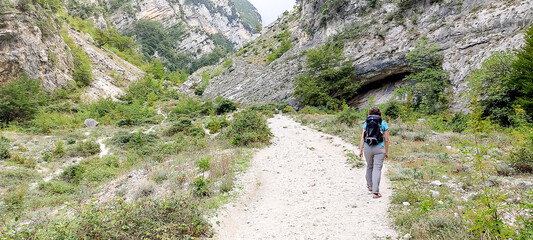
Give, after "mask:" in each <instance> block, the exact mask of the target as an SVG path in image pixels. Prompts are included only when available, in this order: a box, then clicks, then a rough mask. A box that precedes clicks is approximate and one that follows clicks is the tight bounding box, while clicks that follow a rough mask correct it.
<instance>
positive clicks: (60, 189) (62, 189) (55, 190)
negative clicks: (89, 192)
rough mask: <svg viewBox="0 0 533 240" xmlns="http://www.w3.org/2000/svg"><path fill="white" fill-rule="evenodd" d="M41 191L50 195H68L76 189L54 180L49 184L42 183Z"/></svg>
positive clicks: (40, 184) (40, 185)
mask: <svg viewBox="0 0 533 240" xmlns="http://www.w3.org/2000/svg"><path fill="white" fill-rule="evenodd" d="M39 189H40V190H41V191H44V192H46V193H48V194H66V193H72V192H73V191H74V187H73V186H71V185H69V184H68V183H65V182H63V181H53V180H52V181H49V182H40V183H39Z"/></svg>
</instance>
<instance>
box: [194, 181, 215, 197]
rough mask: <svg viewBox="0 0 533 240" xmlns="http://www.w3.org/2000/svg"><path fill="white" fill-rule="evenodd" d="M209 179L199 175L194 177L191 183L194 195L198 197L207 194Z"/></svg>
mask: <svg viewBox="0 0 533 240" xmlns="http://www.w3.org/2000/svg"><path fill="white" fill-rule="evenodd" d="M210 182H211V181H209V179H207V178H204V176H199V177H197V178H195V179H194V182H193V183H192V185H193V192H194V195H196V196H199V197H205V196H208V195H209V183H210Z"/></svg>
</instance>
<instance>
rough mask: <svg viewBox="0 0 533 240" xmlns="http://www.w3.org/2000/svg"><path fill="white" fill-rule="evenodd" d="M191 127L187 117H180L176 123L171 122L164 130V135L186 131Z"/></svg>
mask: <svg viewBox="0 0 533 240" xmlns="http://www.w3.org/2000/svg"><path fill="white" fill-rule="evenodd" d="M191 128H192V122H191V120H190V119H187V118H180V119H179V120H178V122H177V123H174V124H172V126H171V127H170V128H168V129H167V130H165V135H166V136H174V135H175V134H176V133H180V132H188V131H189V130H190V129H191Z"/></svg>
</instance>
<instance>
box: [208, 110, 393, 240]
mask: <svg viewBox="0 0 533 240" xmlns="http://www.w3.org/2000/svg"><path fill="white" fill-rule="evenodd" d="M269 126H270V128H271V130H272V133H273V134H274V136H275V137H274V138H273V140H272V142H273V144H272V145H271V146H270V147H268V148H265V149H263V150H261V151H259V152H258V153H257V154H256V155H255V157H254V158H253V160H252V162H251V167H250V169H249V170H248V172H246V173H245V174H243V175H242V176H240V177H239V180H238V181H237V185H242V186H243V188H242V191H241V193H240V194H239V197H238V198H237V199H236V200H235V201H233V202H231V203H229V204H227V205H226V206H224V207H223V208H222V209H221V210H220V212H219V215H218V216H217V217H215V218H213V219H212V222H213V225H214V226H215V231H216V234H215V236H214V239H387V238H388V239H390V238H392V239H395V238H396V237H397V234H396V232H395V231H394V230H393V229H392V228H391V227H390V225H391V224H390V222H389V221H388V218H387V209H388V207H389V202H390V195H391V190H390V189H389V186H390V183H389V182H388V181H387V180H386V179H382V182H381V193H382V194H383V196H384V197H383V198H381V199H373V198H372V195H371V194H370V193H369V192H368V191H367V190H366V183H365V180H364V172H365V171H364V169H351V168H350V167H349V166H348V165H347V164H346V159H347V157H346V153H348V152H355V153H356V154H357V153H358V151H359V150H358V149H357V148H356V147H354V146H353V145H350V144H348V143H346V142H344V141H342V140H341V139H340V138H338V137H335V136H331V135H327V134H324V133H320V132H318V131H315V130H312V129H310V128H308V127H305V126H302V125H300V124H299V123H297V122H295V121H293V120H292V119H290V118H288V117H285V116H281V115H276V116H275V117H274V118H272V119H269Z"/></svg>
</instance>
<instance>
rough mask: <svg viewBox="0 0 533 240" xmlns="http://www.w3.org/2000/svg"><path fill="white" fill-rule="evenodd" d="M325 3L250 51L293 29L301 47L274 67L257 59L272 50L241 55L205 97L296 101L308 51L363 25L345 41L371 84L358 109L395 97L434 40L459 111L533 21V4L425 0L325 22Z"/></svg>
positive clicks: (355, 9)
mask: <svg viewBox="0 0 533 240" xmlns="http://www.w3.org/2000/svg"><path fill="white" fill-rule="evenodd" d="M323 2H324V1H310V0H307V1H303V3H302V4H301V6H300V7H299V8H298V9H296V10H294V11H293V12H292V13H291V14H290V15H289V16H284V17H283V18H282V19H280V20H278V21H277V22H276V23H274V24H272V25H270V26H269V27H267V28H266V29H265V30H264V32H263V36H262V37H260V38H259V39H257V40H256V41H254V42H253V43H252V44H250V46H249V49H250V50H252V49H261V44H263V45H264V44H265V42H269V39H271V38H272V37H273V36H274V35H275V34H277V33H280V32H281V31H282V29H280V28H281V26H283V25H285V26H288V29H289V30H290V31H292V38H293V40H294V42H297V43H298V44H296V46H294V47H293V48H292V49H291V50H290V51H289V52H287V53H285V54H284V55H283V56H282V57H281V58H279V59H277V60H275V61H274V62H272V63H270V64H269V65H267V63H266V61H256V60H255V59H257V57H258V55H259V57H266V54H267V53H268V52H266V53H262V52H260V53H259V54H251V53H249V52H248V53H245V54H242V55H240V56H237V55H235V56H233V58H234V59H235V60H234V64H233V66H232V69H234V70H233V71H225V72H223V73H222V74H221V75H219V76H217V77H215V78H214V79H211V80H210V84H209V86H208V87H207V89H206V90H205V92H204V97H207V98H214V97H216V96H223V97H226V98H229V99H232V100H235V101H238V102H241V103H244V104H257V103H268V102H273V101H285V102H289V101H291V99H293V96H292V95H293V94H292V93H293V90H294V79H295V77H296V76H298V75H299V74H301V72H302V71H303V70H302V67H305V57H304V55H303V54H302V53H303V52H304V51H305V50H308V49H311V48H314V47H316V46H318V45H321V44H324V43H325V42H327V41H328V38H330V37H331V36H332V35H335V34H337V33H342V32H343V31H344V30H345V29H349V28H350V27H353V26H355V25H357V26H359V27H360V29H359V30H357V31H358V32H357V34H355V37H353V38H349V39H346V40H345V49H344V55H345V56H346V57H347V58H348V59H349V60H350V61H351V62H352V63H353V66H354V68H355V69H356V72H357V73H358V76H359V78H360V80H361V81H362V83H363V87H362V89H361V90H360V94H359V96H358V97H356V98H355V99H353V100H352V101H350V103H351V104H352V105H356V106H358V107H365V106H366V105H367V101H368V99H369V97H370V96H374V97H375V98H374V101H375V102H376V103H382V102H385V101H387V100H388V99H390V97H391V96H392V92H393V90H394V89H395V88H396V87H398V86H401V85H402V84H404V83H403V82H402V81H401V79H402V78H399V77H398V76H403V75H405V74H407V73H408V72H409V68H408V67H407V64H406V62H405V60H404V58H405V55H406V54H407V53H408V52H409V51H410V50H411V49H412V48H413V44H414V43H415V42H416V41H417V40H418V39H420V38H422V37H423V36H427V38H428V39H429V41H430V42H435V43H437V44H438V45H439V46H440V47H441V48H442V53H443V55H444V64H443V68H444V69H445V70H446V71H447V72H448V73H449V76H450V79H451V82H452V84H453V90H454V104H453V107H454V108H455V109H458V108H460V107H461V106H462V103H461V98H460V97H459V96H460V94H461V93H462V92H464V91H465V89H466V82H465V79H466V77H467V76H468V73H469V72H470V71H471V70H473V69H475V68H478V67H480V65H481V63H482V61H483V60H484V59H486V58H487V57H489V56H490V55H491V53H492V52H493V51H499V50H507V49H516V48H517V47H519V46H521V45H522V44H523V30H524V29H525V28H526V27H527V26H529V24H531V23H532V21H533V1H529V0H517V1H507V2H502V1H496V0H490V1H473V0H466V1H455V0H448V1H443V2H442V3H434V4H431V3H429V1H425V2H421V3H419V4H418V5H415V6H412V7H411V8H409V9H407V10H404V11H400V10H399V9H398V7H397V5H396V4H395V3H388V1H384V2H383V3H382V4H381V5H380V6H378V7H376V8H371V7H369V6H368V5H367V4H368V1H364V0H345V4H343V5H342V8H341V9H340V10H339V11H338V12H337V13H335V14H334V16H335V17H333V18H332V19H329V20H327V21H326V22H325V21H323V20H321V19H322V18H323V11H322V10H323V7H322V6H323ZM324 22H325V24H324ZM311 32H314V34H313V35H312V36H311V34H310V33H311ZM273 46H276V45H275V44H274V45H273ZM304 70H305V69H304ZM201 71H205V69H204V70H201ZM200 81H201V79H200V78H199V77H198V74H196V75H193V76H191V78H190V80H189V82H187V83H186V84H184V86H183V87H182V88H181V90H180V91H182V92H184V93H188V94H192V92H193V91H192V89H193V88H194V86H196V85H197V84H198V83H199V82H200Z"/></svg>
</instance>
